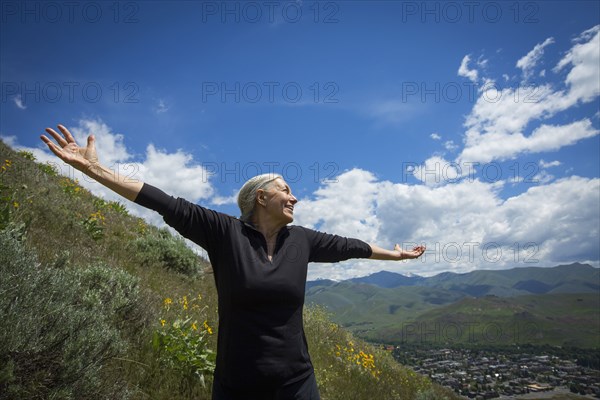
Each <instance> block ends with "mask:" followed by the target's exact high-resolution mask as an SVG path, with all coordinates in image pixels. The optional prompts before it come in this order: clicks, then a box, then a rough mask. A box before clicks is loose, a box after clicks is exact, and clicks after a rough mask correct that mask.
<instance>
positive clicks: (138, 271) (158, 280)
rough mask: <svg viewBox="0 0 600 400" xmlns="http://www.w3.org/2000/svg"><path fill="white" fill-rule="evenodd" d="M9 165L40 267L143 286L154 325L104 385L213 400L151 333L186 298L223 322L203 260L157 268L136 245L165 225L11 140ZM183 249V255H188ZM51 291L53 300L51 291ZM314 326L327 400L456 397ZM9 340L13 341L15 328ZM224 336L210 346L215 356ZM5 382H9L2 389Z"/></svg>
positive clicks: (8, 184)
mask: <svg viewBox="0 0 600 400" xmlns="http://www.w3.org/2000/svg"><path fill="white" fill-rule="evenodd" d="M0 164H2V165H4V166H5V167H6V168H5V170H3V171H2V173H1V174H0V211H1V212H2V215H1V217H2V219H1V220H0V222H2V224H3V225H4V226H6V224H9V226H10V228H11V229H13V230H17V231H19V232H22V233H23V234H24V236H25V242H24V243H26V245H27V246H28V247H29V248H30V249H31V251H34V252H35V253H36V256H37V259H38V260H39V262H40V264H42V265H43V266H44V265H48V266H51V265H54V266H56V265H61V266H71V267H73V268H79V267H80V266H81V267H83V266H86V265H89V264H93V263H97V262H102V263H103V264H104V265H106V266H107V267H108V268H114V269H115V270H123V271H126V272H127V273H129V274H130V275H133V276H135V277H136V278H137V279H139V282H140V287H141V289H142V291H143V299H144V302H143V304H144V307H145V310H144V312H145V313H146V314H147V315H148V320H149V321H150V322H149V324H148V326H145V327H143V329H141V328H140V330H137V331H135V332H129V333H128V335H129V336H128V338H129V341H130V344H131V346H130V347H129V350H128V353H127V354H126V355H125V356H123V357H119V358H115V359H113V360H112V361H111V362H110V363H109V364H108V366H107V367H106V368H105V371H104V375H103V376H104V379H106V380H107V382H112V381H115V380H117V378H118V379H124V380H125V381H126V382H127V385H128V387H129V389H128V392H129V398H132V399H157V400H161V399H169V400H176V399H191V398H194V399H209V398H210V380H209V381H208V382H207V383H208V384H207V387H206V388H204V387H202V385H201V384H200V382H199V381H192V382H189V381H186V382H184V381H182V379H181V374H180V373H179V372H178V371H176V370H172V369H169V368H167V367H165V366H164V365H162V364H160V363H159V362H158V360H157V356H156V354H155V352H154V351H153V349H152V335H153V332H154V331H156V330H157V329H159V328H160V322H159V321H160V318H161V317H163V314H164V312H165V311H164V308H163V299H165V298H167V297H168V298H172V299H173V300H174V306H173V307H175V304H176V300H177V299H182V296H184V295H188V296H197V295H198V294H200V295H201V297H202V300H201V302H202V304H203V305H204V306H205V308H203V309H202V316H203V318H206V319H207V320H208V321H209V323H210V324H211V325H213V326H214V325H215V324H216V320H217V315H216V304H217V302H216V291H215V288H214V282H213V276H212V274H211V273H210V267H209V265H208V264H207V263H206V261H203V260H198V261H199V263H200V264H199V266H200V268H199V271H198V272H197V273H192V274H187V275H186V274H182V273H178V272H175V271H173V270H172V269H171V267H172V266H171V265H169V263H168V262H164V261H163V262H157V261H156V260H154V259H153V258H152V257H150V256H149V254H146V253H145V252H146V251H149V252H151V251H152V250H153V249H149V250H144V251H141V250H140V249H139V248H138V247H135V246H134V245H133V244H134V243H136V241H138V240H140V239H141V238H142V239H143V238H152V240H159V241H160V240H170V239H164V234H162V233H161V232H159V231H158V230H157V229H156V228H154V227H151V226H147V225H146V224H144V223H143V221H142V220H140V219H138V218H135V217H132V216H129V215H125V213H123V212H119V211H116V210H115V209H111V208H110V207H106V205H102V202H99V201H98V199H97V198H95V197H94V196H92V195H91V194H90V193H89V192H87V191H85V190H84V189H81V188H79V187H78V186H77V185H76V184H74V183H73V182H70V181H68V180H65V178H63V177H61V176H52V174H48V173H47V172H44V171H42V170H41V169H40V165H39V164H36V163H34V162H33V161H31V160H30V159H29V158H28V157H27V156H26V155H25V156H24V155H19V154H17V153H15V152H14V151H12V150H11V149H9V148H8V147H7V146H5V145H4V143H2V142H0ZM98 211H101V213H102V217H103V219H102V220H98V221H97V223H96V228H97V227H98V226H101V230H102V235H101V236H100V237H96V238H94V237H93V232H94V229H93V228H94V226H92V227H91V228H90V223H89V221H90V218H91V216H92V215H94V214H96V215H98ZM85 221H88V223H87V225H86V222H85ZM0 228H1V226H0ZM156 243H160V242H156ZM177 251H178V252H179V253H183V251H182V250H181V249H179V250H177ZM180 255H181V254H180ZM186 256H189V254H187V255H186ZM48 292H49V293H51V288H48ZM179 304H181V302H180V303H179ZM305 327H306V333H307V338H308V341H309V346H310V349H311V356H312V358H313V362H314V365H315V369H316V372H317V379H318V381H319V383H320V386H321V391H322V396H323V399H325V400H327V399H329V400H334V399H363V398H364V399H367V398H374V397H375V398H382V399H390V400H391V399H412V398H417V397H419V398H436V399H445V398H447V399H453V398H455V397H454V395H453V394H452V393H450V392H448V391H446V390H444V389H442V388H439V387H437V386H435V385H432V384H431V382H429V381H428V380H426V379H425V378H422V377H420V376H417V375H415V374H414V373H413V372H412V371H411V370H409V369H406V368H403V367H402V366H400V365H398V364H397V363H396V362H395V361H394V360H393V359H392V357H391V356H390V355H389V354H388V353H386V352H384V351H382V350H378V349H377V348H375V347H373V346H372V345H369V344H367V343H365V342H363V341H361V340H358V339H356V338H355V337H353V336H352V335H351V334H350V333H349V332H347V331H346V330H344V329H342V328H340V327H339V326H337V325H336V324H333V323H332V322H331V321H330V316H328V315H327V314H325V313H324V312H323V311H321V310H319V309H309V310H308V311H307V313H306V324H305ZM0 329H4V330H15V331H13V333H12V334H14V335H18V334H19V333H18V332H17V331H16V329H17V327H14V326H6V325H3V326H2V327H0ZM6 333H7V334H9V335H10V334H11V331H9V332H6ZM215 337H216V335H213V336H212V337H211V338H210V340H209V346H210V347H211V348H212V349H213V350H214V349H215V344H216V343H215V340H216V339H215ZM370 356H372V358H370V359H369V357H370ZM369 360H371V361H369ZM0 378H1V377H0ZM2 384H3V382H2V379H0V389H1V388H2V386H1V385H2ZM0 392H2V390H0ZM0 398H2V395H1V393H0ZM41 398H43V397H41Z"/></svg>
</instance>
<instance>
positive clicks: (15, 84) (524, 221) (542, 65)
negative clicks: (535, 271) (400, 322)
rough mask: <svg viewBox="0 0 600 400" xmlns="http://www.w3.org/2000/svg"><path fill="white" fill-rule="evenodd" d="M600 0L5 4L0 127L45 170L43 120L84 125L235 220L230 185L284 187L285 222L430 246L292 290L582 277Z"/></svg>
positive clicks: (591, 233) (594, 152) (594, 200)
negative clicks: (280, 180)
mask: <svg viewBox="0 0 600 400" xmlns="http://www.w3.org/2000/svg"><path fill="white" fill-rule="evenodd" d="M599 4H600V3H598V2H597V1H569V2H566V1H561V2H559V1H522V2H521V1H519V2H517V1H496V2H493V1H491V2H485V1H481V2H434V1H433V2H420V1H419V2H413V1H381V2H377V1H370V2H366V1H331V2H328V1H321V2H314V1H272V2H261V1H258V2H238V1H229V2H213V1H205V2H200V1H169V2H166V1H165V2H161V1H122V2H103V1H96V2H93V1H92V2H78V1H74V2H73V1H71V2H42V1H29V2H27V3H22V2H17V1H2V2H1V8H0V12H1V14H0V18H1V20H0V21H1V28H0V32H1V37H0V80H1V84H2V87H1V89H2V90H1V99H0V101H1V103H0V106H1V110H0V135H1V136H2V139H3V140H4V141H5V142H7V143H9V144H10V145H11V146H13V147H15V148H28V149H31V150H33V151H35V154H36V156H37V157H38V159H39V160H41V161H46V160H52V161H55V160H54V159H53V156H51V155H50V154H49V153H48V152H47V151H46V150H45V149H44V148H43V146H42V143H41V141H39V139H38V137H39V134H40V133H43V129H44V128H45V127H47V126H55V125H56V124H58V123H62V124H65V125H66V126H67V127H69V128H70V129H72V131H73V132H74V133H75V134H76V136H77V137H78V138H80V140H81V139H82V138H84V137H86V136H87V135H88V134H89V133H94V134H96V136H97V138H98V147H99V152H100V156H101V160H103V161H104V162H105V163H106V164H109V165H111V166H114V167H115V168H119V169H120V170H121V172H122V173H127V174H132V176H135V178H138V179H143V180H144V181H146V182H148V183H151V184H154V185H156V186H159V187H161V188H163V189H164V190H165V191H167V192H169V193H171V194H174V195H179V196H183V197H186V198H188V199H190V200H192V201H196V202H198V203H199V204H203V205H205V206H208V207H211V208H214V209H217V210H219V211H223V212H226V213H229V214H232V215H236V216H237V215H238V214H239V213H238V211H237V207H236V206H235V193H236V192H237V190H239V188H240V187H241V185H242V184H243V182H244V181H245V179H247V178H249V177H251V176H252V175H255V174H256V173H261V172H271V171H274V172H278V173H282V174H283V175H284V177H285V178H286V179H287V180H288V182H289V183H290V184H291V186H292V189H293V190H294V192H295V194H296V195H297V197H298V198H299V199H300V200H301V201H300V202H299V204H298V206H297V208H296V221H295V223H297V224H301V225H305V226H309V227H313V228H317V229H321V230H324V231H327V232H331V233H338V234H342V235H346V236H352V237H359V238H361V239H363V240H366V241H370V242H375V243H378V244H380V245H382V246H386V247H392V246H393V244H394V243H401V244H403V245H404V246H405V247H408V246H410V245H411V244H412V243H424V244H426V245H427V246H428V248H429V250H428V253H426V257H425V258H424V259H423V260H420V261H413V262H410V263H408V262H402V263H375V262H372V261H364V260H363V261H350V262H346V263H340V264H336V265H315V266H313V267H312V268H311V269H310V272H309V278H319V277H321V278H334V279H343V278H348V277H353V276H358V275H365V274H368V273H371V272H374V271H377V270H380V269H387V270H392V271H396V272H402V273H408V272H410V273H416V274H422V275H431V274H434V273H438V272H442V271H454V272H467V271H471V270H474V269H499V268H510V267H523V266H554V265H557V264H561V263H568V262H573V261H580V262H589V263H592V264H593V265H595V266H598V264H599V259H600V255H599V247H598V246H599V245H598V243H599V230H600V183H599V177H600V171H599V164H600V160H599V158H600V140H599V135H598V133H599V130H598V127H599V97H598V96H599V94H600V71H599V67H598V65H599V59H600V56H599V52H600V45H599V43H600V41H599V28H598V26H599V24H600V20H599V19H600V17H599V15H600V6H599ZM61 170H63V171H64V173H65V174H73V172H72V171H69V170H68V169H66V168H64V167H62V169H61ZM73 176H74V175H73ZM80 180H81V181H82V183H83V184H84V185H86V186H88V187H89V188H90V189H91V190H93V191H94V192H95V193H97V194H99V195H102V196H105V197H107V198H111V199H112V198H114V197H111V196H112V195H111V194H110V193H108V192H106V190H103V189H102V188H100V187H98V185H94V184H92V183H89V182H86V181H85V180H84V179H82V178H80ZM131 209H132V211H134V212H136V213H138V214H139V215H141V216H143V217H145V218H147V219H148V220H149V221H152V222H155V223H158V224H159V223H160V219H159V218H158V217H157V216H156V215H153V214H152V213H149V212H147V211H144V210H141V209H139V208H137V207H135V206H133V205H131Z"/></svg>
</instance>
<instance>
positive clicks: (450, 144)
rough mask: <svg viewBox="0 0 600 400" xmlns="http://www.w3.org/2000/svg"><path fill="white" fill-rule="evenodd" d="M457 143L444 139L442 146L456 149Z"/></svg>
mask: <svg viewBox="0 0 600 400" xmlns="http://www.w3.org/2000/svg"><path fill="white" fill-rule="evenodd" d="M458 147H459V146H458V145H457V144H456V143H454V141H453V140H446V141H445V142H444V148H445V149H446V150H448V151H455V150H456V149H458Z"/></svg>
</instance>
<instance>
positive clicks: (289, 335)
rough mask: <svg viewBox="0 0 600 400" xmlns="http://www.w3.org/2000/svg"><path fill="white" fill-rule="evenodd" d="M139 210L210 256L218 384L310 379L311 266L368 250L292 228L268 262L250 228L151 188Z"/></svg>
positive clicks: (282, 234)
mask: <svg viewBox="0 0 600 400" xmlns="http://www.w3.org/2000/svg"><path fill="white" fill-rule="evenodd" d="M135 202H136V203H138V204H140V205H142V206H144V207H147V208H150V209H153V210H155V211H158V212H159V213H160V214H161V215H162V216H163V218H164V220H165V222H166V223H167V224H169V225H170V226H172V227H173V228H175V229H176V230H177V231H178V232H179V233H180V234H181V235H183V236H184V237H186V238H188V239H190V240H192V241H193V242H195V243H197V244H198V245H200V246H201V247H202V248H204V249H205V250H206V251H207V253H208V256H209V259H210V262H211V264H212V268H213V271H214V277H215V284H216V287H217V292H218V298H219V301H218V302H219V310H218V311H219V327H218V342H217V363H216V364H217V366H216V370H215V379H218V380H219V382H221V384H223V385H225V386H227V387H230V388H232V389H248V390H252V389H256V388H270V387H277V386H281V385H283V384H287V383H292V382H295V381H297V380H300V379H302V378H304V377H306V376H308V375H309V374H310V373H311V372H312V370H313V367H312V364H311V361H310V357H309V355H308V346H307V343H306V338H305V336H304V328H303V320H302V308H303V305H304V290H305V285H306V273H307V265H308V263H309V262H338V261H342V260H347V259H350V258H368V257H370V256H371V247H370V246H369V245H368V244H367V243H365V242H363V241H360V240H358V239H350V238H344V237H341V236H336V235H331V234H327V233H322V232H318V231H314V230H312V229H307V228H303V227H300V226H294V225H288V226H285V227H283V228H282V229H281V230H280V231H279V233H278V236H277V242H276V246H275V250H274V253H273V259H272V261H269V259H268V257H267V243H266V240H265V238H264V236H263V234H262V233H260V232H259V231H257V230H256V229H255V228H254V227H253V226H252V225H251V224H248V223H245V222H242V221H241V220H239V219H237V218H234V217H231V216H229V215H226V214H222V213H219V212H216V211H213V210H210V209H207V208H204V207H201V206H199V205H196V204H193V203H190V202H188V201H186V200H184V199H181V198H174V197H172V196H169V195H167V194H165V193H164V192H163V191H161V190H159V189H157V188H155V187H153V186H151V185H148V184H144V186H143V188H142V190H141V192H140V193H139V195H138V196H137V198H136V200H135Z"/></svg>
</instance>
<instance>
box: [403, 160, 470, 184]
mask: <svg viewBox="0 0 600 400" xmlns="http://www.w3.org/2000/svg"><path fill="white" fill-rule="evenodd" d="M461 170H462V169H461V168H460V166H459V165H456V164H454V163H451V162H449V161H446V160H445V159H443V158H442V157H439V156H433V157H430V158H428V159H427V160H425V162H424V163H423V164H421V165H417V166H415V167H414V168H413V169H412V174H413V175H414V177H415V178H417V179H418V180H420V181H421V182H423V183H425V184H426V185H428V186H438V185H443V184H446V183H448V182H456V181H457V180H458V179H459V178H460V174H461Z"/></svg>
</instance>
